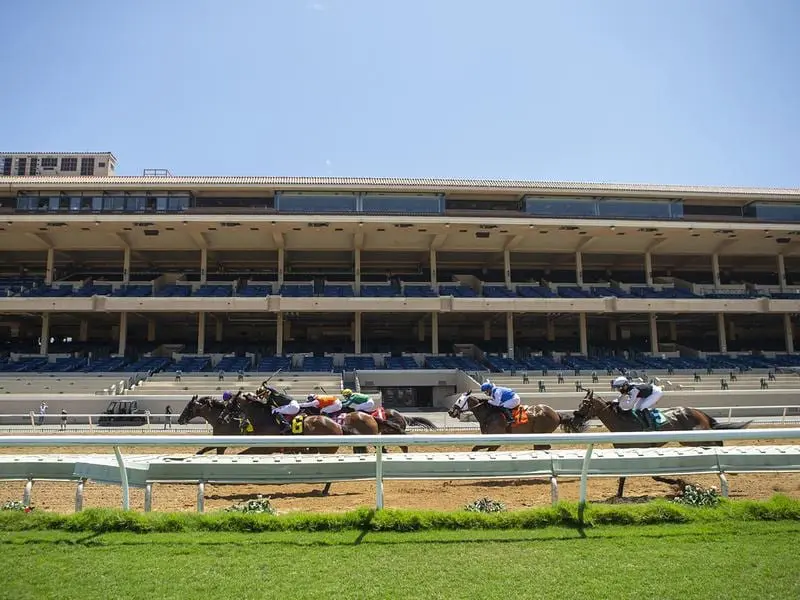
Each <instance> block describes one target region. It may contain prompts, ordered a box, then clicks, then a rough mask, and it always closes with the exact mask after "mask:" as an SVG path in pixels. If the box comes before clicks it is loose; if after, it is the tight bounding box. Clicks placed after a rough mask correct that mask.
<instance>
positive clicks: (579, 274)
mask: <svg viewBox="0 0 800 600" xmlns="http://www.w3.org/2000/svg"><path fill="white" fill-rule="evenodd" d="M575 281H577V282H578V285H583V256H581V253H580V252H576V253H575Z"/></svg>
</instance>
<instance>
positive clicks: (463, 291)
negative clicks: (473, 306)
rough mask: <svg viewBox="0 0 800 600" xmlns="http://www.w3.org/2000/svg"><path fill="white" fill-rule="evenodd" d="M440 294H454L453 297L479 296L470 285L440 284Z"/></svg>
mask: <svg viewBox="0 0 800 600" xmlns="http://www.w3.org/2000/svg"><path fill="white" fill-rule="evenodd" d="M439 295H440V296H452V297H453V298H477V297H478V294H476V293H475V290H473V289H472V288H470V287H467V286H465V285H452V284H447V285H440V286H439Z"/></svg>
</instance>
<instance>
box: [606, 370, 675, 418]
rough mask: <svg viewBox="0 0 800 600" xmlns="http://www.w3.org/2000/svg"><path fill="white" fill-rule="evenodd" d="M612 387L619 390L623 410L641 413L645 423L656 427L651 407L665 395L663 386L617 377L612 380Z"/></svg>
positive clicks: (618, 399) (619, 399)
mask: <svg viewBox="0 0 800 600" xmlns="http://www.w3.org/2000/svg"><path fill="white" fill-rule="evenodd" d="M611 388H612V389H614V390H617V391H619V393H620V395H619V396H618V397H617V402H618V403H619V407H620V409H621V410H630V411H632V412H633V414H634V415H636V414H637V413H640V414H641V415H642V417H644V420H645V423H647V425H648V427H649V428H651V429H655V419H654V418H653V413H652V412H651V410H650V409H651V408H652V407H653V406H655V404H656V402H658V401H659V400H660V399H661V396H663V395H664V391H663V390H662V389H661V387H659V386H657V385H653V384H651V383H637V384H633V383H631V382H630V381H629V380H628V378H627V377H617V378H616V379H615V380H614V381H612V382H611Z"/></svg>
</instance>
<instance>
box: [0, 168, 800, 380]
mask: <svg viewBox="0 0 800 600" xmlns="http://www.w3.org/2000/svg"><path fill="white" fill-rule="evenodd" d="M32 156H36V157H39V158H38V164H39V165H40V166H41V165H42V163H43V157H59V159H57V163H56V166H57V167H58V168H59V169H60V172H59V173H57V174H52V175H51V176H48V177H42V176H40V174H39V173H33V172H32V171H31V169H30V163H29V162H28V163H27V165H28V166H26V167H24V168H20V161H21V160H22V157H32ZM79 156H80V155H71V154H70V155H67V154H60V153H59V154H39V155H28V154H20V155H8V154H0V166H2V167H3V174H4V175H5V176H3V177H0V213H1V214H0V217H1V218H0V271H2V272H0V277H2V281H0V340H2V343H3V345H2V348H0V352H2V353H3V354H4V356H5V358H0V361H5V362H4V363H3V364H2V365H0V367H2V369H3V370H23V371H25V370H41V369H56V370H72V369H74V370H80V369H86V368H95V367H94V366H92V365H96V368H97V369H98V370H106V371H113V370H126V369H128V370H147V369H149V368H154V367H155V368H164V367H168V366H169V365H170V364H171V365H172V367H171V368H177V367H176V366H175V365H176V361H180V362H178V363H177V364H178V365H179V367H180V368H181V369H182V370H183V371H184V372H190V371H192V370H214V371H215V370H217V369H218V368H222V369H224V370H234V371H235V370H238V369H239V368H242V369H249V370H259V371H264V372H270V371H273V370H276V369H277V368H284V369H286V370H289V369H296V370H303V371H310V372H321V371H333V370H337V371H338V370H346V371H358V370H373V369H375V370H380V369H395V370H396V369H416V368H431V369H454V368H462V369H465V370H475V371H479V370H485V369H491V370H495V371H497V370H509V369H517V370H522V369H537V370H538V369H543V368H547V369H550V370H556V369H561V368H568V367H569V368H576V367H579V368H583V369H598V370H600V369H603V370H605V369H606V368H617V367H619V366H637V365H638V366H644V367H648V368H653V369H655V368H667V366H673V367H675V368H689V369H696V368H700V367H701V366H702V365H703V364H706V362H707V361H709V360H710V361H712V363H713V364H716V365H722V366H725V367H733V366H736V365H740V364H741V365H746V366H761V367H769V366H775V365H794V364H800V361H797V360H796V359H795V357H794V356H789V355H792V354H793V353H794V350H795V348H794V343H795V342H794V333H793V330H794V318H795V314H796V313H798V312H800V190H798V189H749V188H711V187H688V186H650V185H610V184H577V183H553V182H532V181H473V180H451V179H441V180H439V179H369V178H318V177H307V178H303V177H174V176H143V177H128V176H114V175H113V174H112V173H113V168H114V165H115V162H116V160H115V159H114V158H113V155H111V154H106V155H94V156H96V163H95V170H94V171H93V172H92V173H88V174H87V173H83V172H82V168H81V170H79V171H74V170H72V171H70V170H65V169H64V168H63V165H64V162H65V157H79ZM101 156H103V157H105V158H104V159H103V160H102V161H101V159H100V157H101ZM59 160H60V162H58V161H59ZM9 161H10V162H9ZM15 161H16V162H15ZM51 162H52V161H49V162H48V163H47V164H48V165H49V164H51ZM101 162H104V168H105V172H102V173H101V172H100V171H99V165H100V163H101ZM81 164H82V163H81ZM6 165H8V168H6ZM68 166H69V167H72V163H71V162H69V163H68ZM7 171H9V172H7ZM81 175H83V176H81ZM226 357H227V358H226ZM56 358H59V359H61V360H60V361H59V362H54V361H55V360H56ZM220 360H222V361H223V362H222V363H221V364H220V362H219V361H220ZM89 361H90V362H89ZM704 361H705V362H704ZM87 362H89V365H88V366H87Z"/></svg>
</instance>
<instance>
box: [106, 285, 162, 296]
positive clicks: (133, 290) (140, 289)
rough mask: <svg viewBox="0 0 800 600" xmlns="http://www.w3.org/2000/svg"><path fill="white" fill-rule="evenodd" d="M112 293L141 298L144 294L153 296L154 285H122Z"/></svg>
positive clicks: (113, 294)
mask: <svg viewBox="0 0 800 600" xmlns="http://www.w3.org/2000/svg"><path fill="white" fill-rule="evenodd" d="M111 295H112V296H116V297H118V298H141V297H142V296H152V295H153V286H152V284H149V283H144V284H140V283H137V284H129V285H122V286H120V287H118V288H117V289H116V290H114V292H113V293H112V294H111Z"/></svg>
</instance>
